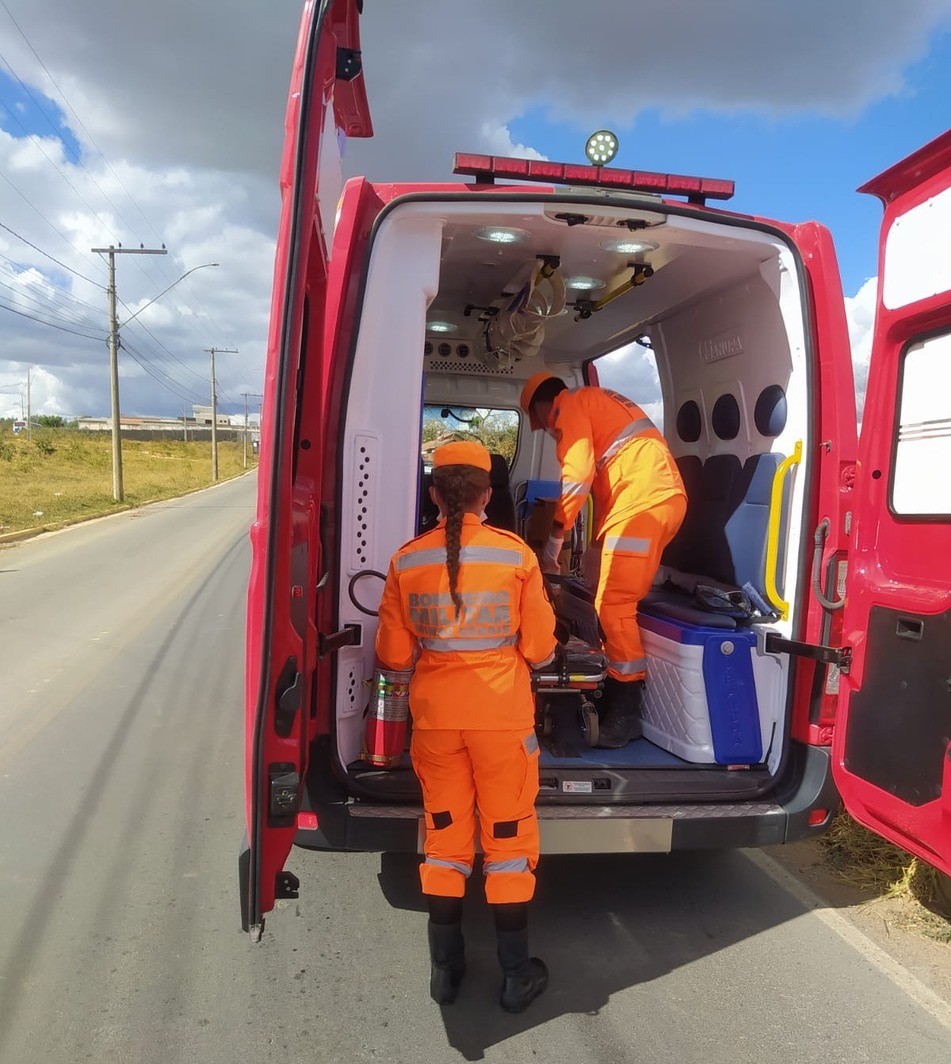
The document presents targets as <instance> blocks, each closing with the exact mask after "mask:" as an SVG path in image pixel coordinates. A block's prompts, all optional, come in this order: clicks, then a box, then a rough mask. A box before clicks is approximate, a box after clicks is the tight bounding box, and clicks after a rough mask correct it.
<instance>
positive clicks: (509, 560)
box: [396, 547, 522, 573]
mask: <svg viewBox="0 0 951 1064" xmlns="http://www.w3.org/2000/svg"><path fill="white" fill-rule="evenodd" d="M459 561H460V562H461V563H462V564H464V565H478V564H480V563H485V564H486V565H513V566H519V565H521V564H522V552H521V551H520V550H506V549H505V547H463V548H462V549H461V550H460V551H459ZM445 564H446V548H445V547H433V548H432V549H430V550H418V551H414V552H413V553H412V554H404V555H403V556H402V557H400V558H398V559H397V561H396V571H397V572H399V573H403V572H405V571H406V570H407V569H419V568H421V567H422V566H424V565H445Z"/></svg>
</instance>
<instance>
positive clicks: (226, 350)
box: [205, 347, 238, 483]
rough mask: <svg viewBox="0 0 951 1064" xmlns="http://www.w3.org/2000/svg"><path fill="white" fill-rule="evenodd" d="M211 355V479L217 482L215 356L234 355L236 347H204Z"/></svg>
mask: <svg viewBox="0 0 951 1064" xmlns="http://www.w3.org/2000/svg"><path fill="white" fill-rule="evenodd" d="M205 350H206V351H207V352H208V354H209V355H211V479H212V480H213V481H215V483H217V482H218V389H217V388H216V387H215V355H216V354H222V355H236V354H237V353H238V349H237V348H236V347H206V348H205Z"/></svg>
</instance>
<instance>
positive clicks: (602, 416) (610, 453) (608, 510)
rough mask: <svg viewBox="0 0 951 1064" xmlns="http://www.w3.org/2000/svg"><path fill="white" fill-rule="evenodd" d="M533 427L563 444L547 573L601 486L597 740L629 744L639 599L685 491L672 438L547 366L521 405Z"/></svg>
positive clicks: (637, 678) (679, 519)
mask: <svg viewBox="0 0 951 1064" xmlns="http://www.w3.org/2000/svg"><path fill="white" fill-rule="evenodd" d="M520 405H521V408H522V410H523V411H524V412H525V413H526V414H527V415H528V418H529V423H530V425H531V427H532V429H544V430H545V431H546V432H547V433H548V434H549V435H550V436H552V437H553V438H554V439H555V442H556V454H557V456H558V461H559V463H560V465H561V498H560V499H559V500H558V503H557V505H556V507H555V515H554V521H553V524H552V532H551V537H550V539H549V540H548V544H547V546H546V547H545V550H544V553H543V555H542V568H543V569H544V570H545V571H546V572H552V573H557V572H558V571H559V566H558V558H559V555H560V553H561V548H562V545H563V543H564V539H565V535H566V533H570V530H571V528H572V526H573V525H574V523H575V519H576V518H577V516H578V514H579V512H580V511H581V508H582V506H583V505H584V502H585V499H586V498H587V497H588V493H589V492H592V491H593V493H594V508H595V520H596V525H597V530H596V538H597V541H598V545H599V547H600V555H601V571H600V575H599V577H598V588H597V593H596V596H595V608H596V609H597V612H598V620H599V622H600V624H601V630H602V632H603V635H604V649H605V653H606V654H607V657H608V678H607V682H606V685H605V696H606V697H605V699H604V700H603V701H604V702H605V703H606V705H605V707H604V709H603V710H600V711H599V717H600V721H599V738H598V745H599V746H603V747H608V748H617V747H621V746H625V745H626V744H627V743H629V742H630V741H631V740H632V739H636V738H639V737H640V735H641V723H640V713H641V706H642V703H643V698H644V680H645V678H646V676H647V660H646V658H645V655H644V647H643V645H642V643H641V636H640V630H639V629H638V626H637V604H638V603H639V602H640V600H641V599H642V598H644V596H645V595H646V594H647V592H648V591H649V590H650V587H651V584H652V583H653V580H654V577H655V576H656V575H657V570H658V568H659V567H660V558H661V554H662V553H663V551H664V548H665V547H666V546H667V544H668V543H669V542H670V541H671V540H672V539H673V538H674V536H675V535H676V534H677V530H678V529H679V528H680V526H681V524H682V523H683V519H684V515H685V513H686V510H687V495H686V492H685V491H684V485H683V481H682V480H681V479H680V472H679V471H678V469H677V465H676V463H675V462H674V459H673V456H672V455H671V453H670V451H669V449H668V447H667V442H666V440H665V439H664V437H663V436H662V435H661V433H660V432H659V431H658V430H657V429H656V428H655V426H654V424H653V423H652V422H651V420H650V418H648V417H647V415H646V414H645V413H644V411H643V410H642V409H641V408H640V407H639V406H637V404H636V403H632V402H631V401H630V400H629V399H625V398H624V396H622V395H618V393H617V392H612V391H609V390H607V389H606V388H576V389H573V390H569V389H568V386H567V385H566V384H565V382H564V381H563V380H561V379H560V378H558V377H555V376H553V375H552V374H550V373H544V372H543V373H536V374H535V375H534V376H533V377H531V378H530V379H529V380H528V381H527V382H526V383H525V387H524V388H523V389H522V396H521V402H520Z"/></svg>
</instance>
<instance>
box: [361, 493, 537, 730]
mask: <svg viewBox="0 0 951 1064" xmlns="http://www.w3.org/2000/svg"><path fill="white" fill-rule="evenodd" d="M461 542H462V551H461V556H460V561H461V566H460V570H459V592H460V594H461V595H462V598H463V601H464V603H465V609H464V611H463V612H462V613H460V617H459V620H458V622H457V621H456V617H455V606H454V605H453V602H452V599H451V598H450V596H449V573H448V571H447V570H446V531H445V523H444V522H440V524H439V525H438V526H437V527H436V528H434V529H433V530H432V531H431V532H427V533H426V534H425V535H422V536H419V537H418V538H417V539H414V540H412V541H410V542H409V543H407V544H406V545H405V546H403V547H400V549H399V550H398V551H397V552H396V554H395V555H394V556H393V559H392V561H391V562H390V571H389V573H388V575H387V578H386V585H385V587H384V588H383V598H382V600H381V602H380V625H379V628H378V630H377V636H376V654H377V658H378V659H379V661H380V663H381V664H382V665H383V666H384V667H385V668H390V669H409V668H412V667H413V664H414V662H415V671H414V673H413V678H412V681H411V682H410V693H409V703H410V710H411V712H412V714H413V725H414V727H416V728H458V729H472V730H474V729H498V730H512V729H525V730H529V731H530V730H531V729H532V727H533V726H534V722H535V700H534V697H533V695H532V688H531V676H530V673H529V667H530V666H535V665H541V664H543V663H545V662H547V661H548V660H549V659H550V658H551V655H552V654H553V653H554V650H555V635H554V631H555V615H554V612H553V610H552V608H551V604H550V603H549V601H548V598H547V596H546V595H545V588H544V585H543V583H542V576H541V571H540V570H539V568H538V562H537V560H536V558H535V555H534V554H533V553H532V551H531V550H530V549H529V547H528V546H527V545H526V544H525V543H524V542H523V541H522V540H521V539H519V538H518V536H515V535H512V534H511V533H509V532H500V531H499V530H498V529H494V528H489V527H488V526H486V525H483V524H482V522H481V521H480V520H479V518H478V517H476V516H475V515H474V514H466V515H465V517H464V518H463V527H462V536H461Z"/></svg>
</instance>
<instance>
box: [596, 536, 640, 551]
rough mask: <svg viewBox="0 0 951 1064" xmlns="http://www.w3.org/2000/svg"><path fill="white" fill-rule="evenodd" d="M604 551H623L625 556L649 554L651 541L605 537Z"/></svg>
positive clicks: (631, 537) (623, 537)
mask: <svg viewBox="0 0 951 1064" xmlns="http://www.w3.org/2000/svg"><path fill="white" fill-rule="evenodd" d="M604 549H605V550H613V551H621V552H622V553H625V554H649V553H650V549H651V541H650V540H649V539H637V538H636V537H634V536H605V537H604Z"/></svg>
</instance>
